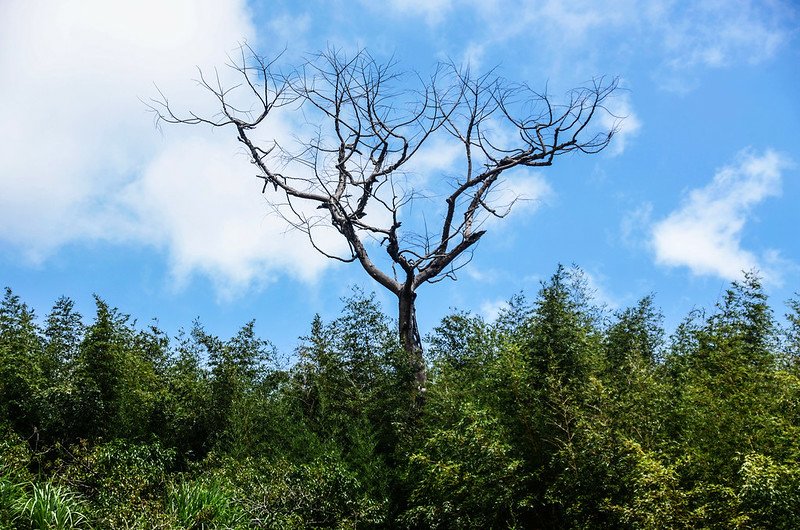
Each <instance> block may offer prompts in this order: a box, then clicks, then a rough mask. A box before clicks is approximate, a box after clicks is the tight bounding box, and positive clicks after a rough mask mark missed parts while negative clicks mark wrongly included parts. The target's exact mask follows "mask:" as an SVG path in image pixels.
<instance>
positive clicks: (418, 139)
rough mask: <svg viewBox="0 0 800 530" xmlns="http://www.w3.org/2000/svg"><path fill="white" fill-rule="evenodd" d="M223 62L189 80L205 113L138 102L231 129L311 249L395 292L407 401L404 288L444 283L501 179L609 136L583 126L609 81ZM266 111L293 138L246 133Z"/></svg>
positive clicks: (421, 376) (334, 59) (175, 119)
mask: <svg viewBox="0 0 800 530" xmlns="http://www.w3.org/2000/svg"><path fill="white" fill-rule="evenodd" d="M229 66H230V67H231V68H232V69H233V73H234V74H235V75H236V76H237V77H238V79H239V81H238V84H234V85H232V86H225V85H224V83H223V82H221V81H220V78H219V76H218V75H217V76H216V77H215V78H214V81H213V82H211V81H209V80H208V79H207V78H206V77H205V76H204V75H203V73H202V72H201V73H200V79H199V83H200V84H201V85H202V87H204V88H205V89H206V90H208V91H209V92H210V93H211V94H213V96H214V97H215V98H216V101H217V105H218V111H219V112H218V113H217V114H216V115H214V116H212V117H203V116H201V115H199V114H195V113H192V112H190V113H188V114H186V115H182V114H180V113H179V112H177V111H175V110H174V107H173V106H171V105H170V102H169V101H168V100H167V99H166V97H164V96H163V94H162V95H161V97H160V98H159V99H156V100H153V101H152V103H151V108H152V109H153V110H154V111H155V112H156V113H157V117H158V119H159V120H162V121H165V122H169V123H183V124H207V125H211V126H214V127H230V128H232V129H235V130H236V133H237V138H238V140H239V141H240V142H241V143H242V144H243V145H244V146H245V147H246V150H247V153H248V155H249V156H250V158H251V161H252V163H253V164H254V165H255V166H256V167H257V171H258V175H257V176H258V178H260V179H263V189H262V193H269V194H270V196H271V197H272V199H271V201H270V202H271V204H272V205H273V206H274V207H275V209H276V211H278V212H279V213H280V214H281V216H282V217H283V218H284V219H285V220H286V221H287V222H288V223H289V224H290V225H291V226H292V227H294V228H295V229H297V230H300V231H301V232H304V233H305V234H307V235H308V239H309V242H310V244H311V245H313V246H314V248H315V249H317V250H318V251H319V252H321V253H322V254H324V255H325V256H327V257H329V258H332V259H337V260H341V261H345V262H352V261H358V262H359V263H360V264H361V266H362V267H363V268H364V270H365V271H366V272H367V274H369V275H370V277H371V278H372V279H374V280H375V281H376V282H378V283H379V284H381V285H382V286H383V287H385V288H386V289H388V290H389V291H391V292H392V293H394V295H395V296H396V297H397V300H398V332H399V337H400V342H401V344H402V346H403V348H404V350H405V351H406V353H407V355H408V360H409V363H410V367H411V369H412V370H413V373H414V374H415V377H416V384H417V388H418V391H419V395H420V396H421V395H422V393H423V392H424V389H425V381H426V371H425V362H424V359H423V351H422V342H421V339H420V334H419V330H418V327H417V318H416V312H415V300H416V297H417V289H418V288H419V287H420V286H422V285H423V284H425V283H434V282H437V281H440V280H442V279H444V278H454V274H455V272H456V271H457V270H458V268H460V267H462V266H464V265H465V264H466V263H467V262H468V260H469V258H470V257H471V252H472V251H473V249H474V247H475V245H476V243H477V242H478V241H479V240H480V239H481V237H482V236H483V235H484V234H485V232H486V230H485V223H486V221H487V219H489V218H491V217H497V218H502V217H504V216H505V215H507V214H508V213H509V212H510V210H511V207H512V206H513V204H514V201H515V198H512V199H511V200H508V199H507V198H506V199H505V200H504V201H502V203H500V204H498V197H497V196H496V193H497V190H498V189H499V187H500V186H501V185H502V182H503V180H502V178H501V176H502V175H503V174H504V173H506V172H507V171H509V170H511V169H514V168H526V167H527V168H531V167H544V166H549V165H551V164H552V163H553V161H554V160H555V158H556V157H557V156H559V155H564V154H568V153H573V152H580V153H589V154H591V153H597V152H599V151H600V150H602V149H603V148H605V147H606V146H607V145H608V143H609V141H610V140H611V137H612V135H613V134H614V132H615V128H613V127H612V128H611V129H605V130H601V129H600V128H599V127H598V126H597V125H596V123H595V122H596V121H597V120H596V118H597V116H598V114H599V113H601V112H605V113H607V112H608V110H607V109H606V107H605V102H606V101H607V99H608V98H609V96H610V95H611V94H612V92H613V91H614V90H615V89H616V87H617V80H616V79H612V80H605V79H596V80H594V81H593V82H591V83H590V84H589V85H588V86H585V87H582V88H577V89H574V90H572V91H570V92H568V93H567V95H566V97H565V98H564V101H563V102H561V103H556V102H554V101H553V99H552V97H551V96H549V95H548V94H547V93H542V92H536V91H534V90H532V89H531V88H529V87H528V86H526V85H524V84H513V83H510V82H508V81H506V80H504V79H502V78H501V77H499V76H497V75H496V74H495V73H494V72H489V73H487V74H483V75H474V74H472V73H471V72H470V70H469V69H467V68H459V67H457V66H456V65H454V64H440V65H438V66H437V67H436V69H435V71H434V73H433V75H432V76H431V77H430V78H429V79H423V78H421V77H420V76H411V75H403V74H401V73H399V72H398V71H397V70H396V65H395V64H394V63H392V62H390V63H388V64H381V63H378V62H376V61H375V60H374V59H373V58H372V57H371V56H370V55H369V54H368V53H367V52H366V51H360V52H358V53H356V54H355V55H354V56H352V57H347V56H346V55H345V54H343V53H340V52H337V51H334V50H328V51H327V52H324V53H321V54H318V55H316V56H314V57H312V58H311V59H310V60H308V61H307V62H306V63H305V64H303V65H302V66H301V67H300V68H298V69H296V70H294V71H292V72H291V73H290V74H288V75H285V74H282V73H281V72H279V71H278V69H277V68H276V67H275V61H274V60H273V61H267V60H265V59H264V58H262V57H260V56H258V55H257V54H256V53H254V52H253V51H252V50H251V49H249V48H243V50H242V54H241V57H239V58H238V59H237V60H235V61H231V64H230V65H229ZM279 112H292V113H295V114H293V115H292V116H293V117H297V116H302V117H303V119H302V121H301V122H300V123H299V127H300V129H301V130H304V131H305V132H303V133H298V136H297V137H296V138H295V139H294V140H293V141H289V142H279V141H277V140H272V141H270V142H269V143H267V144H264V143H262V142H260V141H259V140H258V139H257V138H256V131H257V129H258V128H259V126H261V128H262V129H268V128H269V124H270V116H271V115H273V114H275V113H279ZM300 134H303V135H305V136H303V137H302V138H301V137H300V136H299V135H300ZM434 139H436V140H434ZM437 142H438V143H437ZM434 144H435V145H434ZM453 145H456V146H459V147H458V152H459V153H460V154H459V155H458V160H457V162H454V163H453V164H451V165H450V167H449V169H448V170H444V171H440V172H438V174H433V175H418V174H417V173H418V172H419V169H418V164H417V168H415V155H420V153H422V152H423V150H425V149H431V148H433V147H436V146H450V147H452V146H453ZM427 155H428V156H430V152H428V153H427ZM419 158H421V157H419ZM422 169H424V168H422ZM421 177H424V178H421ZM326 228H327V229H328V230H330V229H334V230H335V231H336V233H338V234H339V236H340V237H341V238H342V239H343V241H344V243H346V250H345V251H344V252H343V253H341V252H334V251H333V250H331V249H330V248H326V247H325V245H324V243H323V242H322V241H321V239H320V238H319V234H320V233H321V232H320V231H321V230H325V229H326ZM343 248H344V246H343Z"/></svg>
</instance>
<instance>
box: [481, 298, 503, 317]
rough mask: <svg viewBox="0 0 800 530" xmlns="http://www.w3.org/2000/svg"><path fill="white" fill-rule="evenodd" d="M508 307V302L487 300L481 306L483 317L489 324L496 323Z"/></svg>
mask: <svg viewBox="0 0 800 530" xmlns="http://www.w3.org/2000/svg"><path fill="white" fill-rule="evenodd" d="M508 307H509V306H508V301H506V300H487V301H485V302H483V303H482V304H481V309H480V312H481V316H482V317H483V319H484V320H486V321H487V322H494V321H495V320H497V317H499V316H500V313H502V312H503V311H504V310H506V309H508Z"/></svg>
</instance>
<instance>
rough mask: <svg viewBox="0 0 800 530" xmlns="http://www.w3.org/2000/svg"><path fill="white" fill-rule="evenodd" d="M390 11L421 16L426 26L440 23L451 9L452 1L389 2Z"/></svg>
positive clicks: (417, 0) (411, 0)
mask: <svg viewBox="0 0 800 530" xmlns="http://www.w3.org/2000/svg"><path fill="white" fill-rule="evenodd" d="M389 6H390V7H391V9H392V10H393V11H394V12H395V13H398V14H403V15H412V16H422V17H424V18H425V21H426V22H427V23H428V24H431V25H435V24H437V23H439V22H441V21H442V19H443V18H444V16H445V15H446V14H447V12H448V11H450V9H451V8H452V0H391V1H390V2H389Z"/></svg>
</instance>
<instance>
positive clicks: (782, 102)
mask: <svg viewBox="0 0 800 530" xmlns="http://www.w3.org/2000/svg"><path fill="white" fill-rule="evenodd" d="M75 5H77V4H68V3H66V2H35V3H34V2H26V1H21V0H6V1H4V2H2V3H0V72H2V77H3V79H4V82H3V83H1V84H0V101H3V102H4V110H3V119H2V120H0V190H1V191H0V284H2V285H7V286H9V287H11V288H12V289H13V290H14V291H15V292H16V293H17V294H19V295H20V296H21V297H22V298H23V300H25V301H26V302H28V303H29V304H30V305H31V306H32V307H34V308H35V309H36V310H37V312H38V313H39V314H40V315H44V314H46V313H47V311H48V310H49V308H50V306H51V305H52V303H53V302H54V301H55V299H56V298H57V297H59V296H61V295H66V296H69V297H71V298H73V299H74V300H75V301H76V303H77V305H78V307H79V308H80V309H81V311H82V312H83V313H84V314H86V315H88V316H91V315H92V313H93V302H92V293H97V294H99V295H101V296H102V297H104V298H105V299H106V300H107V301H108V302H109V303H110V304H112V305H115V306H117V307H119V308H120V309H121V310H123V311H124V312H127V313H130V314H131V315H132V316H134V317H135V318H137V319H138V320H139V321H140V322H142V323H145V322H149V321H150V319H152V318H158V319H159V323H160V325H161V326H162V327H163V328H164V329H166V330H167V331H168V332H170V333H174V332H176V331H177V330H178V328H179V327H181V326H185V327H188V326H189V325H190V324H191V322H192V320H193V319H194V318H196V317H197V318H199V319H200V320H201V321H202V322H203V323H204V324H205V326H206V328H207V329H208V330H209V331H210V332H213V333H217V334H220V335H222V336H230V335H231V334H232V333H234V332H235V330H236V329H237V328H238V327H239V326H240V325H242V324H243V323H244V322H246V321H248V320H250V319H251V318H255V319H256V320H257V330H258V332H259V333H260V334H261V335H262V336H264V337H266V338H269V339H270V340H272V341H273V342H274V343H275V344H276V345H278V346H279V348H280V349H282V350H283V351H284V352H287V353H288V352H290V351H291V350H292V349H293V348H294V346H295V345H296V344H297V337H298V336H300V335H303V334H305V333H306V332H307V330H308V328H309V323H310V321H311V318H312V317H313V315H314V313H320V314H322V316H323V317H324V318H333V317H335V315H336V313H337V311H338V309H339V307H340V304H339V298H340V297H342V296H346V295H347V294H348V293H349V292H350V288H351V286H353V285H358V286H361V287H363V288H364V289H365V290H367V291H371V290H373V289H374V290H375V291H376V292H377V295H378V297H379V300H381V301H382V302H383V304H384V307H385V308H386V310H387V312H388V313H390V314H393V313H394V301H393V300H392V298H391V297H390V295H389V294H388V293H385V292H383V291H381V290H380V288H379V287H378V286H373V284H372V283H371V282H370V281H369V280H368V278H367V277H366V275H365V274H364V272H363V271H362V270H361V269H360V268H359V266H358V265H356V264H351V265H344V264H339V263H334V262H331V261H330V260H326V259H325V258H323V257H321V256H319V255H317V254H315V253H314V251H313V250H312V249H311V248H309V246H308V245H307V244H306V241H305V239H304V236H302V235H300V234H296V233H293V232H291V231H287V230H286V227H285V226H284V225H283V223H282V222H281V220H280V219H279V218H276V216H274V215H271V214H270V209H269V207H268V206H267V204H266V202H265V201H266V198H265V197H264V196H262V195H261V194H260V189H261V188H260V184H259V181H257V180H256V179H254V178H253V175H254V169H253V168H252V167H250V166H249V164H248V162H247V158H246V157H245V156H244V155H243V154H242V151H241V149H240V147H239V146H238V145H237V142H236V141H235V138H234V136H233V134H232V132H231V131H228V130H208V129H203V128H198V127H169V126H166V127H164V128H163V129H162V130H161V131H159V130H157V129H156V127H155V126H154V123H153V116H152V115H151V114H148V112H147V111H146V108H145V106H144V105H143V103H142V102H141V100H142V99H144V100H146V99H147V98H149V97H152V96H155V95H156V92H155V88H154V84H157V85H158V87H159V88H161V89H162V90H163V91H164V92H165V93H167V94H168V95H169V97H170V100H171V101H175V102H180V104H181V105H184V106H185V107H186V108H192V109H197V110H200V111H202V110H208V111H209V112H213V110H215V109H214V107H213V102H211V101H210V100H209V99H208V97H207V94H204V93H203V92H202V91H201V90H198V88H197V87H196V85H195V84H194V83H193V82H192V80H193V79H195V78H196V76H197V74H196V69H195V67H200V68H202V69H204V70H205V71H211V69H213V68H214V67H215V66H222V65H224V64H225V62H226V55H227V54H228V53H230V52H232V51H234V50H235V49H236V48H237V46H238V44H239V43H242V42H248V43H249V44H251V45H252V46H253V47H254V48H256V49H258V50H259V51H260V52H262V53H264V54H267V55H269V54H273V53H275V52H277V51H280V50H281V49H283V48H285V49H286V51H285V52H284V55H283V57H282V61H283V62H284V63H285V64H286V65H291V64H298V63H299V62H300V61H302V60H303V57H304V56H305V55H306V54H308V53H313V52H316V51H319V50H322V49H325V48H326V47H328V46H334V47H337V48H340V49H343V50H356V49H358V48H366V49H368V50H369V51H370V52H371V53H372V54H373V55H374V56H375V57H377V58H378V59H388V58H389V57H392V56H393V57H394V58H395V59H396V60H397V61H398V62H399V68H400V69H402V70H408V71H418V72H420V73H423V74H424V73H426V72H430V71H431V70H432V69H433V68H434V66H435V64H436V62H437V61H442V60H452V61H455V62H459V63H460V62H469V63H470V64H471V66H472V68H473V70H475V71H487V70H488V69H490V68H492V67H498V72H499V73H500V74H501V75H503V76H505V77H507V78H509V79H511V80H514V81H520V82H526V83H528V84H529V85H531V86H532V87H534V88H544V87H545V85H546V86H547V90H548V92H549V93H550V94H553V95H554V96H555V97H556V99H557V98H558V96H559V95H560V94H563V93H564V92H565V91H566V90H567V89H569V88H572V87H576V86H580V85H583V84H585V83H586V82H587V81H590V80H591V79H592V78H594V77H597V76H602V75H609V76H619V77H620V79H621V84H622V86H623V87H624V90H621V91H619V92H618V93H617V95H616V98H615V99H614V101H613V102H612V103H611V105H612V108H613V110H614V111H615V112H616V113H618V114H621V115H626V116H627V118H626V120H625V121H624V122H623V124H622V126H621V130H620V133H619V134H618V135H617V137H616V138H615V139H614V141H613V142H612V144H611V145H610V147H609V148H608V149H607V150H606V151H604V152H603V153H601V154H599V155H594V156H583V157H577V156H576V157H571V156H570V157H565V158H562V159H560V160H558V161H557V163H556V164H555V165H554V166H552V167H550V168H545V169H537V170H535V171H528V172H519V173H516V174H514V175H512V177H513V179H511V180H510V181H509V187H511V188H512V189H515V190H522V191H523V192H524V194H525V195H526V197H527V198H529V199H532V200H529V201H525V202H524V203H520V204H519V207H518V208H517V209H516V210H515V211H514V212H512V214H511V215H510V216H509V217H508V218H507V219H505V220H504V221H503V222H501V223H494V224H492V225H491V226H490V230H489V233H488V234H487V235H486V236H485V237H484V239H483V240H482V241H481V243H480V245H479V247H478V248H477V250H476V252H475V256H474V260H473V261H472V262H471V263H470V265H469V266H468V267H467V268H465V269H463V270H462V271H461V274H460V276H459V279H458V281H457V282H443V283H439V284H436V285H430V286H424V287H422V288H421V289H420V294H419V308H418V312H419V317H420V324H421V327H422V329H423V331H427V330H430V329H431V328H432V327H433V326H434V325H435V323H436V322H437V321H438V319H439V318H441V317H442V316H443V315H444V314H446V313H447V312H448V310H449V308H450V307H457V308H460V309H466V310H471V311H473V312H475V313H478V314H482V315H484V316H486V317H487V318H492V317H493V316H494V315H496V313H497V311H498V310H499V308H501V307H502V304H503V302H504V300H506V299H508V298H509V297H510V296H512V295H513V294H515V293H517V292H519V291H525V292H526V293H528V294H530V295H534V294H535V292H536V290H537V288H538V285H539V282H540V281H541V280H543V279H546V278H547V277H548V276H549V275H551V274H552V273H553V272H554V270H555V268H556V266H557V264H558V263H565V264H571V263H574V264H577V265H579V266H580V267H582V268H583V269H584V271H585V272H586V274H587V277H588V279H589V281H590V284H591V286H592V288H593V289H595V290H596V297H597V299H598V300H599V301H600V302H601V303H605V304H607V305H608V306H609V308H611V309H615V308H623V307H626V306H627V305H631V304H634V303H635V302H636V301H637V299H639V298H640V297H642V296H644V295H646V294H648V293H651V292H652V293H654V294H655V297H656V302H657V304H658V305H659V306H660V307H661V308H662V309H663V311H664V313H665V315H666V320H667V323H668V324H669V325H674V324H675V323H676V322H677V321H678V320H679V319H681V318H682V317H683V316H685V315H686V314H687V313H688V312H689V311H690V310H691V309H692V308H694V307H704V306H705V307H707V306H710V305H713V303H714V302H715V301H716V300H717V299H718V298H719V296H720V294H721V293H722V292H723V291H724V289H725V288H726V287H727V286H728V285H729V282H730V281H732V280H735V279H737V278H738V277H740V275H741V271H742V270H750V269H758V270H760V271H761V274H762V276H763V277H764V282H765V286H766V289H767V292H768V293H769V294H770V296H771V297H772V301H773V304H774V307H775V309H776V312H777V313H778V314H782V313H783V301H784V300H786V299H787V298H789V297H790V296H792V295H793V293H795V292H797V291H798V290H800V240H799V239H798V237H797V228H796V227H798V226H800V209H798V207H797V205H798V202H799V200H800V178H798V177H800V133H798V129H799V127H798V126H800V90H799V89H798V87H800V35H798V33H799V30H800V10H798V8H797V6H796V4H795V3H794V2H791V1H777V0H776V1H746V0H741V1H735V2H731V1H722V0H720V1H702V2H679V1H673V2H669V1H661V2H659V1H649V2H648V1H633V0H631V1H624V0H620V1H617V2H599V1H574V2H560V1H533V0H531V1H517V2H511V1H506V0H483V1H480V2H479V1H467V0H465V1H461V2H456V1H448V0H428V1H422V0H390V1H387V2H368V1H366V0H363V1H356V0H353V1H348V2H345V1H327V2H315V1H308V2H302V3H300V2H284V1H259V2H244V1H230V2H219V1H217V0H193V1H189V0H186V1H175V2H169V1H167V2H164V1H160V0H159V1H156V0H143V1H137V2H105V1H97V2H94V1H88V0H87V1H82V2H80V3H79V5H80V8H79V9H77V8H76V7H75ZM291 124H292V121H291V120H284V121H281V122H278V123H276V124H275V125H274V127H275V131H272V130H269V131H261V132H260V134H262V135H263V136H264V137H265V138H266V137H269V136H270V135H271V134H273V132H274V136H277V137H280V136H282V135H288V134H291V133H292V132H293V130H292V125H291ZM449 153H450V151H448V149H447V146H446V145H442V146H441V148H440V149H434V150H431V151H430V152H428V153H426V157H427V158H426V160H425V164H423V165H422V166H421V167H424V168H425V171H426V172H427V173H428V175H426V177H427V178H436V177H437V176H438V175H440V174H441V173H443V172H447V171H448V169H450V168H452V164H453V161H452V156H451V155H450V154H449Z"/></svg>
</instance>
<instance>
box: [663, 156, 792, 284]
mask: <svg viewBox="0 0 800 530" xmlns="http://www.w3.org/2000/svg"><path fill="white" fill-rule="evenodd" d="M786 164H787V162H786V160H785V159H784V158H783V157H782V156H780V155H779V154H777V153H775V152H774V151H767V152H765V153H764V154H763V155H761V156H757V155H754V154H752V153H743V154H741V155H740V156H739V160H738V162H737V163H736V164H735V165H731V166H727V167H724V168H722V169H721V170H719V171H718V172H717V173H716V174H715V175H714V178H713V180H712V181H711V182H710V183H709V184H708V185H706V186H705V187H703V188H697V189H694V190H692V191H691V192H690V193H689V195H688V197H687V198H686V200H685V201H684V203H683V205H682V206H681V207H680V208H679V209H677V210H676V211H674V212H672V213H671V214H670V215H668V216H667V217H666V218H665V219H664V220H662V221H660V222H658V223H656V224H655V225H654V226H653V229H652V245H653V249H654V250H655V254H656V261H657V262H658V263H659V264H662V265H667V266H671V267H688V268H689V269H690V270H691V271H692V273H694V274H697V275H716V276H719V277H722V278H725V279H729V280H733V279H737V278H739V277H740V276H741V271H743V270H750V269H753V268H757V269H761V271H762V273H763V274H765V276H766V279H768V280H771V281H777V278H776V275H777V273H776V272H775V271H770V270H767V269H766V267H765V266H766V265H769V261H772V260H759V258H758V257H757V256H756V254H755V253H753V252H752V251H749V250H746V249H744V248H742V242H741V238H742V229H743V228H744V226H745V223H746V222H747V220H748V216H749V214H750V212H751V210H752V209H753V208H754V207H755V206H756V205H757V204H759V203H760V202H762V201H763V200H764V199H766V198H768V197H774V196H776V195H779V194H780V186H781V172H782V170H783V168H784V167H785V166H786ZM769 254H774V253H769Z"/></svg>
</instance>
